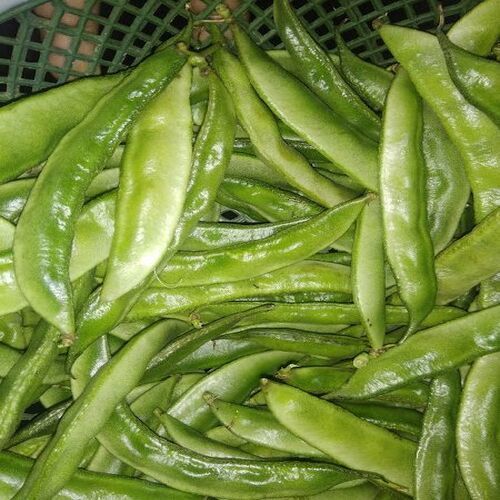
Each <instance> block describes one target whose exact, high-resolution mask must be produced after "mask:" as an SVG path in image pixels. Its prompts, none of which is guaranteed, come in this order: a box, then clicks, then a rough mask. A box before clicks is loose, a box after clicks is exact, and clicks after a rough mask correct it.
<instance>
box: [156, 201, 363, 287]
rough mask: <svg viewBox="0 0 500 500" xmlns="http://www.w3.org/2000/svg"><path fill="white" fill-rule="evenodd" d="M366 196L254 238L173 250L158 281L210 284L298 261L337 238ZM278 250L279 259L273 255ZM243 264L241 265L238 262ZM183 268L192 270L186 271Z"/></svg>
mask: <svg viewBox="0 0 500 500" xmlns="http://www.w3.org/2000/svg"><path fill="white" fill-rule="evenodd" d="M365 203H366V198H358V199H356V200H354V201H350V202H346V203H344V204H342V205H339V206H337V207H335V208H332V209H329V210H326V211H324V212H322V213H321V214H319V215H317V216H315V217H312V218H310V219H308V220H307V221H305V222H299V223H297V224H295V225H294V226H292V227H289V228H285V229H283V230H281V231H280V232H279V233H277V234H276V235H273V236H269V237H268V238H265V239H261V240H258V241H256V242H253V241H251V242H248V243H240V244H239V245H235V246H232V247H229V248H221V249H217V250H211V251H202V252H188V253H183V254H177V255H175V256H174V257H172V259H170V261H169V263H168V264H167V265H166V266H165V267H164V268H163V270H162V272H161V277H160V279H161V281H162V282H164V283H166V284H167V286H168V285H173V286H196V285H210V284H214V283H229V282H233V281H239V280H244V279H250V278H253V277H255V276H259V275H262V274H265V273H269V272H272V271H274V270H276V269H280V268H283V267H285V266H288V265H291V264H294V263H295V262H300V261H302V260H303V259H306V258H307V257H310V256H311V255H313V254H315V253H316V252H319V251H320V250H323V249H324V248H325V247H328V246H330V245H331V243H332V242H334V241H335V240H336V239H338V238H340V237H341V236H342V235H343V234H344V233H345V232H346V231H347V230H348V229H349V227H350V226H351V225H352V224H353V222H354V221H355V219H356V218H357V216H358V215H359V213H360V212H361V210H362V209H363V206H364V204H365ZM278 254H279V259H277V258H276V255H278ZM243 262H244V263H245V264H246V265H244V266H242V263H243ZM186 269H190V270H191V271H192V273H190V274H189V275H186Z"/></svg>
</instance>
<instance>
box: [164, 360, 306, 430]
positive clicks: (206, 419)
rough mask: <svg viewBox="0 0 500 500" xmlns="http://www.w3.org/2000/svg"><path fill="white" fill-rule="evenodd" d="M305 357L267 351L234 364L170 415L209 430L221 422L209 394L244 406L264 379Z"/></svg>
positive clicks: (213, 375)
mask: <svg viewBox="0 0 500 500" xmlns="http://www.w3.org/2000/svg"><path fill="white" fill-rule="evenodd" d="M302 357H303V356H302V355H300V354H298V353H291V352H283V351H267V352H262V353H257V354H251V355H249V356H245V357H243V358H240V359H237V360H235V361H232V362H231V363H229V364H227V365H224V366H222V367H220V368H218V369H217V370H215V371H213V372H211V373H210V374H208V375H207V376H206V377H204V378H202V379H201V380H200V381H199V382H198V383H196V384H195V385H193V386H192V387H191V388H190V389H189V390H188V391H187V392H186V393H184V394H183V395H182V397H181V398H179V400H177V401H176V402H175V403H174V404H173V405H172V406H171V407H170V408H169V410H168V413H169V414H170V415H172V416H173V417H175V418H177V419H178V420H180V421H181V422H184V423H185V424H187V425H189V426H191V427H194V428H195V429H197V430H199V431H206V430H208V429H210V428H211V427H213V426H214V425H215V424H216V422H217V419H216V418H215V417H214V415H213V413H212V412H211V410H210V408H209V407H208V406H207V404H206V403H205V400H204V399H203V395H204V394H205V393H206V392H213V393H216V394H217V395H218V396H219V397H220V398H222V399H224V400H226V401H231V402H234V403H242V402H243V401H245V399H246V398H248V396H249V394H250V392H251V391H252V390H253V389H255V388H256V387H257V386H258V384H259V379H260V377H262V376H264V375H266V374H272V373H274V372H275V371H277V370H278V369H279V368H281V366H282V365H284V364H287V363H289V362H290V361H295V360H298V359H300V358H302Z"/></svg>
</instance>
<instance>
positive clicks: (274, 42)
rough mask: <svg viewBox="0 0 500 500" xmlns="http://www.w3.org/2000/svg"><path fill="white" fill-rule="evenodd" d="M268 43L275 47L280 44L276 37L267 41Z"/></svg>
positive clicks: (278, 38)
mask: <svg viewBox="0 0 500 500" xmlns="http://www.w3.org/2000/svg"><path fill="white" fill-rule="evenodd" d="M268 41H269V43H272V44H273V45H274V46H277V45H279V44H280V43H281V39H280V37H279V36H278V35H273V36H272V37H271V38H269V39H268Z"/></svg>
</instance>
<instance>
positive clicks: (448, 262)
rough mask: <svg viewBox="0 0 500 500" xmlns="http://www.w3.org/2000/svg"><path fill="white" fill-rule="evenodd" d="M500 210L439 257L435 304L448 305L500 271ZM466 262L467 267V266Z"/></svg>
mask: <svg viewBox="0 0 500 500" xmlns="http://www.w3.org/2000/svg"><path fill="white" fill-rule="evenodd" d="M499 231H500V208H497V209H496V210H494V211H493V212H492V213H491V214H489V215H488V216H486V217H485V218H484V219H483V220H482V221H481V222H480V223H479V224H478V225H477V226H475V227H474V229H473V230H472V231H471V232H470V233H468V234H466V235H465V236H462V238H460V239H459V240H457V241H455V242H453V243H452V244H451V245H450V246H449V247H448V248H446V249H445V250H443V251H442V252H441V253H440V254H439V255H438V256H437V258H436V264H435V267H436V275H437V279H438V293H437V299H436V302H437V303H438V304H446V303H448V302H450V301H452V300H453V299H455V298H457V297H459V296H460V295H462V294H463V293H465V292H467V291H468V290H469V289H470V288H472V287H473V286H475V285H477V284H478V283H480V282H481V281H483V280H486V279H487V278H489V277H491V276H493V275H494V274H495V273H497V272H498V271H500V263H499V262H498V252H499V251H500V241H499V238H498V232H499ZM464 262H467V263H468V265H467V266H464Z"/></svg>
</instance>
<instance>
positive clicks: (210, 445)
mask: <svg viewBox="0 0 500 500" xmlns="http://www.w3.org/2000/svg"><path fill="white" fill-rule="evenodd" d="M155 416H156V418H157V419H158V420H159V421H160V422H161V424H162V425H163V427H164V428H165V429H166V431H167V432H168V435H169V436H170V438H171V439H172V441H174V443H177V444H178V445H179V446H182V447H183V448H187V449H188V450H191V451H194V452H196V453H199V454H200V455H204V456H207V457H218V458H241V459H248V460H255V456H253V455H251V454H250V453H246V452H245V451H242V450H239V449H238V448H235V447H234V446H229V445H227V444H224V443H219V442H218V441H215V440H213V439H210V438H209V437H207V436H204V435H203V434H202V433H201V432H199V431H197V430H196V429H193V428H192V427H189V425H186V424H184V423H183V422H181V421H180V420H177V419H176V418H174V417H172V416H171V415H169V414H168V413H164V412H161V411H155Z"/></svg>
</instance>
